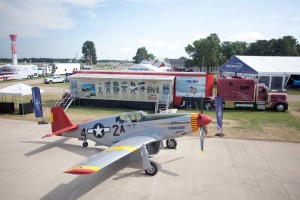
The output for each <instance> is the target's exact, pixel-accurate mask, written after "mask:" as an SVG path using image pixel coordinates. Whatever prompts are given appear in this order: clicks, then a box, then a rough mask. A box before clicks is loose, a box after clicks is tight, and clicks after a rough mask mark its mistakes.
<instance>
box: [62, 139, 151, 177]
mask: <svg viewBox="0 0 300 200" xmlns="http://www.w3.org/2000/svg"><path fill="white" fill-rule="evenodd" d="M154 141H155V139H154V138H152V137H149V136H136V137H131V138H127V139H125V140H122V141H120V142H118V143H116V144H114V145H113V146H111V147H109V148H107V149H106V150H105V151H102V152H101V153H99V154H96V155H94V156H91V157H89V158H88V159H86V160H84V161H83V162H81V163H79V164H78V166H76V167H73V168H70V169H67V170H66V171H64V173H69V174H78V175H82V174H92V173H95V172H97V171H99V170H101V169H102V168H103V167H106V166H107V165H109V164H111V163H113V162H115V161H117V160H119V159H121V158H122V157H124V156H126V155H128V154H130V153H132V152H134V151H136V150H138V149H139V148H141V146H142V145H145V144H148V143H150V142H154Z"/></svg>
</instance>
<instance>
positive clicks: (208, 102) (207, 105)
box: [204, 101, 214, 110]
mask: <svg viewBox="0 0 300 200" xmlns="http://www.w3.org/2000/svg"><path fill="white" fill-rule="evenodd" d="M204 108H205V110H212V109H213V108H214V104H213V103H212V102H211V101H206V102H205V104H204Z"/></svg>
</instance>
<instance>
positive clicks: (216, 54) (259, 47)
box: [133, 33, 300, 71]
mask: <svg viewBox="0 0 300 200" xmlns="http://www.w3.org/2000/svg"><path fill="white" fill-rule="evenodd" d="M185 51H186V53H187V54H188V55H189V57H190V58H191V59H187V58H185V59H186V67H192V66H198V67H200V71H202V67H218V66H220V65H222V64H223V63H225V62H226V61H227V60H228V59H230V58H231V57H232V56H233V55H248V56H300V45H299V43H298V41H297V39H296V38H294V37H293V36H284V37H282V38H279V39H271V40H257V41H255V42H252V43H247V42H243V41H236V42H230V41H224V42H221V40H220V38H219V36H218V35H217V34H216V33H212V34H210V35H209V36H207V37H206V38H203V39H199V40H195V41H194V42H193V43H192V44H188V45H187V46H186V47H185ZM153 57H154V58H155V56H154V55H153V54H148V52H147V50H146V48H145V47H141V48H139V49H138V50H137V53H136V56H135V57H133V60H134V63H139V62H140V61H141V60H144V59H151V58H153ZM181 58H184V57H181Z"/></svg>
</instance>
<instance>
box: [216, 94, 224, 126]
mask: <svg viewBox="0 0 300 200" xmlns="http://www.w3.org/2000/svg"><path fill="white" fill-rule="evenodd" d="M215 103H216V118H217V130H221V129H222V122H223V98H222V97H219V96H217V97H216V98H215Z"/></svg>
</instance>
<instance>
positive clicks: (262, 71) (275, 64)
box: [219, 56, 300, 90]
mask: <svg viewBox="0 0 300 200" xmlns="http://www.w3.org/2000/svg"><path fill="white" fill-rule="evenodd" d="M219 71H221V72H225V73H227V74H232V73H235V74H244V75H246V76H250V77H257V78H258V81H259V82H260V83H264V84H265V85H266V86H267V87H269V88H270V89H272V90H283V89H285V88H286V87H287V86H288V83H289V84H290V83H291V82H293V79H299V77H300V57H291V56H233V57H231V58H230V59H229V60H228V61H227V62H225V63H224V64H223V65H221V66H220V67H219Z"/></svg>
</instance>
